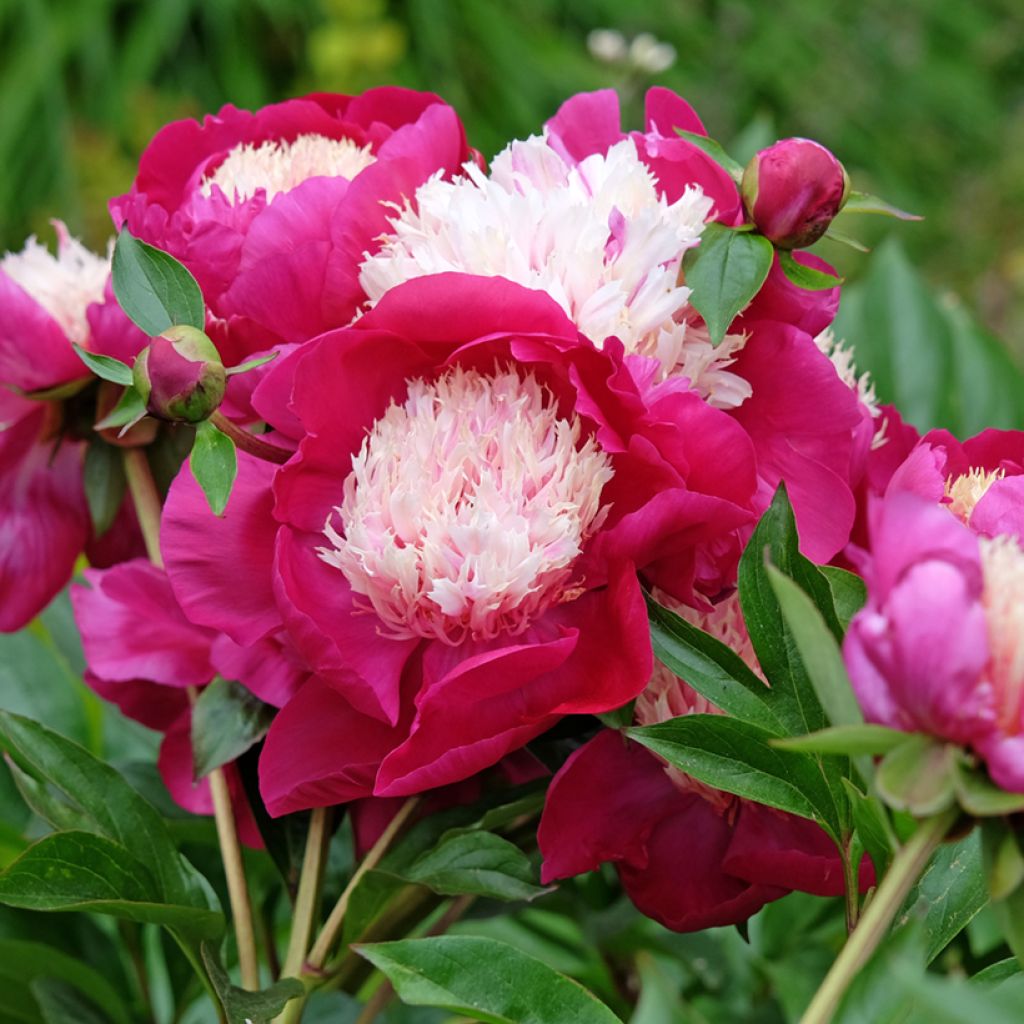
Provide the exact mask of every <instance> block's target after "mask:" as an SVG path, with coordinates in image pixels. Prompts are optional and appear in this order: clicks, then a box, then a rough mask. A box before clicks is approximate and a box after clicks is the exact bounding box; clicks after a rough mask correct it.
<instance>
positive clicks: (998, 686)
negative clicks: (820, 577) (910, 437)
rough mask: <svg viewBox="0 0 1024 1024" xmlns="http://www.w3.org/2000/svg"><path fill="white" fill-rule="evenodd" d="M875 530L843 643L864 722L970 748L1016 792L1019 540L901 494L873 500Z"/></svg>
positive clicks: (1021, 781) (1023, 662) (1022, 626)
mask: <svg viewBox="0 0 1024 1024" xmlns="http://www.w3.org/2000/svg"><path fill="white" fill-rule="evenodd" d="M988 440H989V441H991V440H992V439H991V438H990V439H988ZM917 451H918V452H923V453H925V454H926V455H929V456H930V455H934V449H930V448H929V447H928V446H925V445H923V446H922V447H921V448H919V449H917ZM909 461H910V460H908V462H909ZM894 482H897V481H896V478H895V477H894ZM1004 497H1005V498H1006V500H1007V501H1008V502H1009V500H1011V496H1004ZM952 507H953V508H954V509H955V500H954V505H953V506H952ZM980 508H981V505H980V502H979V503H978V509H979V510H980ZM1018 516H1019V512H1015V513H1014V515H1012V516H1008V517H1007V518H1008V519H1009V520H1010V521H1013V520H1016V519H1017V517H1018ZM972 518H973V517H972ZM871 526H872V531H871V541H872V547H871V561H870V563H869V565H868V566H867V569H866V580H867V584H868V603H867V605H866V607H865V608H864V609H863V610H862V611H861V612H859V613H858V614H857V616H856V617H855V618H854V620H853V622H852V623H851V624H850V630H849V632H848V634H847V637H846V641H845V644H844V654H845V658H846V663H847V667H848V669H849V671H850V678H851V680H852V681H853V686H854V689H855V691H856V693H857V697H858V699H859V700H860V703H861V706H862V707H863V709H864V715H865V717H866V718H867V719H868V720H869V721H872V722H878V723H881V724H883V725H888V726H891V727H893V728H896V729H905V730H909V731H920V732H924V733H927V734H930V735H932V736H935V737H938V738H940V739H945V740H949V741H951V742H953V743H958V744H961V745H964V746H967V747H971V748H973V749H974V750H975V751H976V752H977V753H979V754H980V755H981V756H982V757H983V758H984V760H985V761H986V762H987V764H988V768H989V772H990V773H991V775H992V777H993V779H994V780H995V781H996V782H997V783H998V784H999V785H1000V786H1002V787H1003V788H1004V789H1008V790H1011V791H1014V792H1024V739H1022V733H1024V639H1022V638H1024V619H1022V609H1024V550H1022V549H1021V547H1020V542H1019V538H1018V537H1017V536H1013V535H1008V534H1000V535H998V536H995V537H992V536H977V535H975V534H974V533H972V531H971V530H970V529H969V528H968V527H967V526H966V525H964V523H963V522H961V521H959V519H958V516H957V515H955V514H953V515H951V514H950V510H949V509H947V508H945V507H943V506H942V505H941V504H939V503H937V501H936V500H929V499H928V498H924V497H921V496H920V495H918V494H915V493H912V492H909V491H906V490H900V489H898V488H896V489H892V490H891V492H890V494H889V495H888V496H887V497H886V498H885V500H884V501H881V502H878V503H876V504H875V506H874V507H873V509H872V522H871Z"/></svg>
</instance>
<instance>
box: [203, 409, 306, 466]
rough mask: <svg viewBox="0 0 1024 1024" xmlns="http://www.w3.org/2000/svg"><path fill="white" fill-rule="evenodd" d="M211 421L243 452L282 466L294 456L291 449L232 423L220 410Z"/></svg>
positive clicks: (211, 417)
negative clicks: (270, 441) (272, 442)
mask: <svg viewBox="0 0 1024 1024" xmlns="http://www.w3.org/2000/svg"><path fill="white" fill-rule="evenodd" d="M210 422H211V423H212V424H213V425H214V426H215V427H216V428H217V429H218V430H219V431H220V432H221V433H222V434H227V435H228V437H230V438H231V440H232V441H234V442H235V447H236V448H241V449H242V451H243V452H248V453H249V454H250V455H255V456H256V458H257V459H263V461H264V462H274V463H276V464H277V465H279V466H282V465H284V463H286V462H287V461H288V460H289V459H290V458H291V457H292V453H291V452H290V451H287V450H286V449H284V448H279V447H278V446H277V445H276V444H270V443H269V442H267V441H264V440H263V438H261V437H257V436H256V435H255V434H250V433H249V431H248V430H244V429H243V428H242V427H240V426H238V424H237V423H232V422H231V420H229V419H228V418H227V416H225V415H224V414H223V413H222V412H220V410H217V411H216V412H214V413H213V415H212V416H210Z"/></svg>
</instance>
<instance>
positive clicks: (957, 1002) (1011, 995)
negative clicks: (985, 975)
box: [895, 967, 1021, 1024]
mask: <svg viewBox="0 0 1024 1024" xmlns="http://www.w3.org/2000/svg"><path fill="white" fill-rule="evenodd" d="M895 974H896V978H897V980H898V982H899V986H900V988H901V989H902V990H903V991H905V992H906V993H907V994H908V995H909V996H911V997H912V999H913V1006H914V1015H913V1017H912V1024H925V1022H927V1024H1020V1019H1021V1016H1020V1011H1021V992H1020V990H1019V989H1016V987H1015V986H1013V985H1012V984H1010V983H1004V985H995V986H988V985H971V984H969V983H968V982H967V981H964V980H962V979H955V980H954V979H950V978H944V977H940V976H938V975H935V974H932V973H925V972H918V971H909V970H907V969H906V968H902V969H901V968H900V967H897V969H896V971H895ZM1004 986H1005V987H1004Z"/></svg>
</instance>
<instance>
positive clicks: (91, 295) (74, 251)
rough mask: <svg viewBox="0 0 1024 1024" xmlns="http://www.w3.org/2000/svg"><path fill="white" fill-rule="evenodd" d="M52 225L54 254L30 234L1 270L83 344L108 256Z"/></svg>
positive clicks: (70, 337) (103, 285)
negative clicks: (54, 240) (89, 316)
mask: <svg viewBox="0 0 1024 1024" xmlns="http://www.w3.org/2000/svg"><path fill="white" fill-rule="evenodd" d="M54 227H55V229H56V231H57V255H56V256H54V255H53V254H52V253H51V252H50V250H49V249H47V248H46V246H45V245H41V244H40V243H39V242H38V241H37V240H36V237H35V235H33V236H32V237H31V238H29V240H28V241H27V242H26V243H25V248H24V249H22V250H21V252H10V253H7V254H6V255H5V256H4V257H3V259H0V271H3V273H5V274H6V275H7V276H8V277H9V278H10V279H11V280H12V281H14V282H15V284H18V285H20V286H21V287H22V288H24V289H25V291H26V292H28V294H29V295H30V296H31V297H32V298H33V299H35V301H36V302H38V303H39V305H40V306H42V307H43V309H45V310H46V312H47V313H49V314H50V316H52V317H53V319H54V320H56V321H57V323H58V324H60V326H61V329H62V330H63V331H64V333H65V334H66V335H67V336H68V340H69V341H73V342H76V343H77V344H79V345H85V344H87V343H88V340H89V321H88V320H87V319H86V315H85V314H86V311H87V310H88V308H89V306H91V305H92V304H93V303H94V302H102V301H103V290H104V288H106V285H107V278H108V277H109V276H110V256H109V254H108V255H107V256H105V257H104V256H97V255H96V254H95V253H91V252H90V251H89V250H88V249H86V248H85V246H84V245H82V243H81V242H79V241H78V240H77V239H76V238H72V237H71V235H69V234H68V230H67V228H66V227H64V225H63V224H61V223H60V222H59V221H54ZM83 372H84V371H83Z"/></svg>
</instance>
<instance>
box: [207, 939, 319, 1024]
mask: <svg viewBox="0 0 1024 1024" xmlns="http://www.w3.org/2000/svg"><path fill="white" fill-rule="evenodd" d="M202 955H203V965H204V966H205V967H206V970H207V973H208V974H209V975H210V981H212V982H213V987H214V990H215V991H216V993H217V996H218V998H219V999H220V1001H221V1004H222V1005H223V1007H224V1012H225V1013H226V1014H227V1018H228V1021H229V1024H236V1022H237V1024H244V1022H245V1021H249V1022H250V1024H270V1022H271V1021H272V1020H274V1018H275V1017H277V1015H278V1014H279V1013H280V1012H281V1011H282V1010H283V1009H284V1007H285V1004H286V1003H288V1002H290V1001H291V1000H292V999H297V998H299V997H300V996H301V995H303V993H304V992H305V991H306V989H305V986H304V985H303V984H302V982H301V981H299V980H298V979H297V978H282V979H281V980H280V981H278V982H276V983H275V984H273V985H271V986H270V988H266V989H263V990H262V991H260V992H247V991H246V990H245V989H242V988H238V987H237V986H235V985H232V984H231V978H230V977H228V972H227V971H226V970H224V967H223V965H222V964H221V962H220V957H219V956H218V955H217V951H216V949H215V948H214V947H213V946H211V945H210V944H209V943H208V942H204V943H203V945H202Z"/></svg>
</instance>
